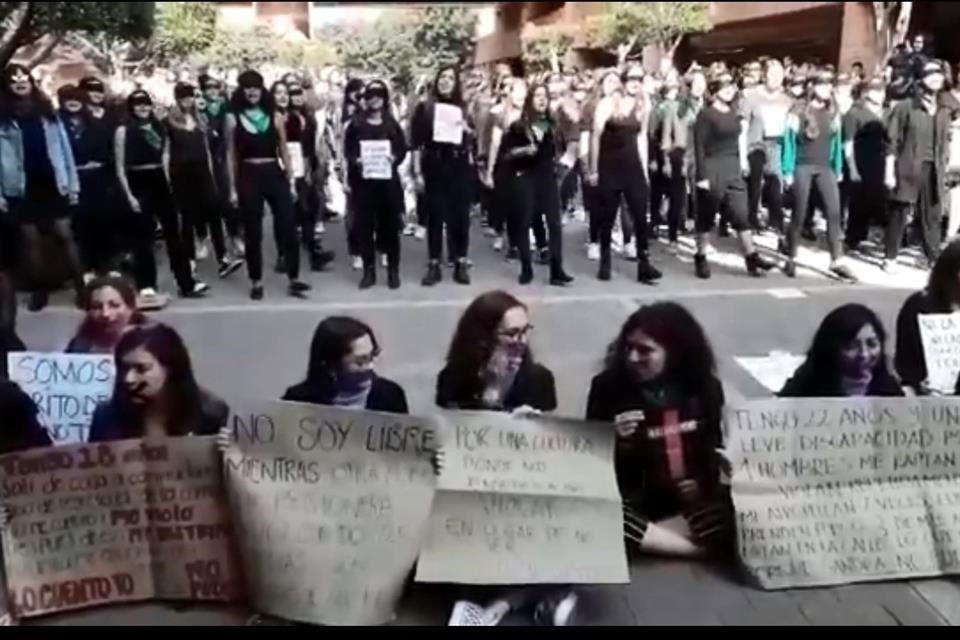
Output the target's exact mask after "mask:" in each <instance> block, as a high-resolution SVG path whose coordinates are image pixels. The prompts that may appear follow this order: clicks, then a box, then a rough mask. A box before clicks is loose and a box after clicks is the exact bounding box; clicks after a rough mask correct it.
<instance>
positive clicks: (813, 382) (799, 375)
mask: <svg viewBox="0 0 960 640" xmlns="http://www.w3.org/2000/svg"><path fill="white" fill-rule="evenodd" d="M903 395H904V393H903V388H902V387H901V386H900V383H899V382H898V381H897V379H896V378H894V377H893V376H892V375H890V374H889V372H887V369H886V367H881V368H880V371H879V373H878V375H874V376H873V380H871V381H870V387H869V388H868V389H867V397H870V398H901V397H903ZM777 397H779V398H841V397H843V391H842V390H840V389H839V388H837V387H836V385H833V384H830V381H829V380H823V379H822V376H819V377H818V376H817V375H815V374H814V372H813V368H812V367H810V366H809V365H808V364H807V363H806V362H804V363H803V364H802V365H800V368H799V369H797V370H796V372H795V373H794V374H793V377H792V378H790V379H789V380H787V383H786V384H785V385H783V389H782V390H781V391H780V393H778V394H777Z"/></svg>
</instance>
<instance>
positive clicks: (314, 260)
mask: <svg viewBox="0 0 960 640" xmlns="http://www.w3.org/2000/svg"><path fill="white" fill-rule="evenodd" d="M336 257H337V254H336V253H334V252H333V251H324V250H323V249H320V248H317V250H316V251H314V252H312V253H311V254H310V270H311V271H323V270H324V269H326V268H327V265H329V264H330V263H331V262H333V261H334V260H335V259H336Z"/></svg>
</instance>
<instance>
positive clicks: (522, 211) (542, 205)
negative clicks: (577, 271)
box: [507, 170, 563, 265]
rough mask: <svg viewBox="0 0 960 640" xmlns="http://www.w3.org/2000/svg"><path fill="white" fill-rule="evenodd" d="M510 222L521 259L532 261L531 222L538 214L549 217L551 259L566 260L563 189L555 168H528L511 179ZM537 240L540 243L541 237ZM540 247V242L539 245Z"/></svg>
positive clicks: (513, 239)
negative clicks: (561, 205) (561, 191)
mask: <svg viewBox="0 0 960 640" xmlns="http://www.w3.org/2000/svg"><path fill="white" fill-rule="evenodd" d="M510 191H511V200H512V202H513V207H512V208H511V211H510V217H509V219H508V221H507V222H508V224H509V227H510V231H509V232H510V244H511V245H513V246H515V247H516V248H517V250H518V252H519V254H520V263H521V264H524V265H530V264H531V256H530V225H531V221H532V220H534V219H535V218H540V219H541V220H542V219H544V218H545V219H546V223H547V224H546V227H547V236H548V239H549V249H550V259H551V261H554V262H555V263H557V264H562V263H563V224H562V223H561V221H560V190H559V188H558V186H557V180H556V177H555V176H554V175H553V171H552V170H551V171H549V172H547V171H536V170H534V171H527V172H524V173H521V174H520V175H517V176H514V177H513V178H512V179H511V189H510ZM537 244H538V245H539V244H540V242H539V238H538V242H537ZM538 248H539V246H538Z"/></svg>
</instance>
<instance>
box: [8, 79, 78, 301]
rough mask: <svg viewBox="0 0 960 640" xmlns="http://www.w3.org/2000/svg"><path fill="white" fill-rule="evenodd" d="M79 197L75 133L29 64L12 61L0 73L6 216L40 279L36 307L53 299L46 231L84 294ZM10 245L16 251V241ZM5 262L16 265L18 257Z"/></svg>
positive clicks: (76, 286)
mask: <svg viewBox="0 0 960 640" xmlns="http://www.w3.org/2000/svg"><path fill="white" fill-rule="evenodd" d="M79 199H80V178H79V177H78V175H77V165H76V162H75V161H74V157H73V149H72V148H71V146H70V137H69V135H68V134H67V130H66V128H65V127H64V126H63V123H62V122H61V121H60V119H59V118H58V117H57V112H56V110H55V109H54V106H53V103H51V102H50V99H49V98H47V96H46V95H44V94H43V93H42V92H41V91H40V89H39V88H38V87H37V86H36V84H35V82H34V80H33V78H32V77H31V76H30V72H29V71H28V70H27V69H26V68H25V67H23V66H21V65H17V64H11V65H7V67H6V68H5V69H4V70H3V74H2V75H0V215H2V216H3V217H5V218H6V217H9V219H10V220H11V221H12V223H13V225H15V227H11V228H10V229H8V230H7V231H8V232H9V233H11V235H12V234H13V233H14V232H15V231H17V232H18V235H19V236H20V238H21V239H22V242H23V245H22V246H23V251H24V258H25V260H26V263H27V266H28V267H29V269H30V274H31V276H32V277H33V278H35V279H38V282H37V284H35V285H34V292H33V295H32V296H31V297H30V304H29V307H28V308H29V309H30V310H31V311H40V310H41V309H43V308H44V307H46V306H47V301H48V298H49V293H48V292H47V290H46V286H45V285H44V284H43V283H42V282H39V280H40V279H41V278H42V274H43V273H44V271H45V262H46V261H45V259H44V251H43V234H46V233H51V234H52V235H53V236H54V237H55V238H56V239H57V241H58V243H59V246H60V249H61V251H62V252H63V257H64V258H66V266H67V268H68V269H69V270H70V278H71V280H72V283H73V286H74V290H75V291H76V293H77V297H78V299H79V296H80V294H81V293H82V292H83V267H82V266H81V264H80V252H79V250H78V248H77V243H76V242H75V241H74V238H73V231H72V230H71V228H70V218H69V216H70V210H71V207H75V206H76V205H77V204H78V203H79ZM8 243H9V244H10V245H11V247H10V248H11V249H12V248H13V246H15V244H16V243H15V242H12V241H10V240H8ZM3 260H4V261H5V262H7V264H5V265H4V266H6V267H7V268H9V269H12V267H13V265H14V263H15V261H14V260H11V257H4V258H3Z"/></svg>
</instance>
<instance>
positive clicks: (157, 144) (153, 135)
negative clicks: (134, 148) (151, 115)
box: [140, 122, 163, 151]
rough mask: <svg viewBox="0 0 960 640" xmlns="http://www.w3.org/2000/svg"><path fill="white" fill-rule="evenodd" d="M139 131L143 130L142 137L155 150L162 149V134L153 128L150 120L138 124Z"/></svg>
mask: <svg viewBox="0 0 960 640" xmlns="http://www.w3.org/2000/svg"><path fill="white" fill-rule="evenodd" d="M140 131H141V132H143V139H144V140H146V141H147V144H148V145H150V146H151V147H153V148H154V149H156V150H157V151H159V150H160V149H163V136H161V135H160V133H159V132H158V131H157V130H156V129H155V128H154V126H153V123H152V122H148V123H146V124H143V125H140Z"/></svg>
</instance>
